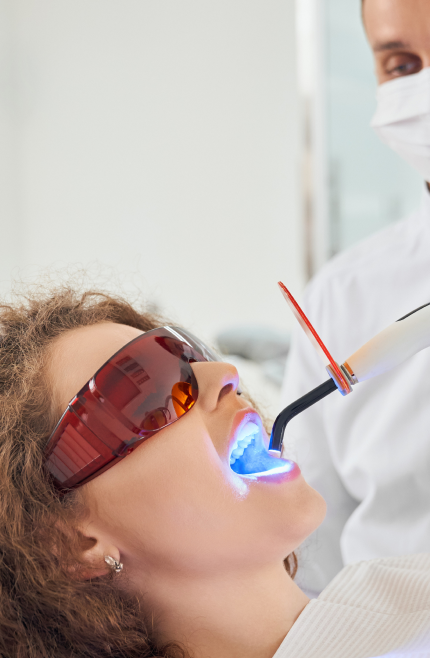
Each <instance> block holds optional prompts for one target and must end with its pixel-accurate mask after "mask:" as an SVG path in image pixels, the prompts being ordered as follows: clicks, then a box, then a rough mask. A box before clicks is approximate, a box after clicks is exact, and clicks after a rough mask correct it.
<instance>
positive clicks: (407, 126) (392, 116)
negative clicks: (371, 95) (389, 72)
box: [371, 68, 430, 182]
mask: <svg viewBox="0 0 430 658" xmlns="http://www.w3.org/2000/svg"><path fill="white" fill-rule="evenodd" d="M376 97H377V101H378V106H377V110H376V114H375V116H374V117H373V119H372V123H371V126H372V128H374V130H375V132H376V134H377V135H378V136H379V137H380V139H381V140H382V141H383V142H384V143H385V144H387V145H388V146H390V147H391V148H392V149H393V151H395V152H396V153H398V154H399V155H400V156H401V157H402V158H403V159H404V160H406V162H408V163H409V164H410V165H412V167H414V169H416V170H417V171H418V172H419V173H420V174H421V176H422V177H423V178H424V180H425V181H428V182H429V181H430V68H426V69H423V70H422V71H420V73H416V74H414V75H408V76H406V77H403V78H398V79H396V80H390V81H389V82H385V83H384V84H382V85H380V86H379V87H378V91H377V96H376Z"/></svg>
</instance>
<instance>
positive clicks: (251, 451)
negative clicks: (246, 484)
mask: <svg viewBox="0 0 430 658" xmlns="http://www.w3.org/2000/svg"><path fill="white" fill-rule="evenodd" d="M293 468H294V464H293V463H292V462H289V461H286V460H285V459H280V458H279V457H273V456H272V455H269V453H268V452H267V450H266V449H265V447H264V446H261V445H259V442H257V441H255V440H254V441H252V442H251V443H250V445H249V446H248V447H247V448H246V449H245V451H244V453H243V455H242V456H241V457H240V458H239V459H236V461H235V462H234V463H233V464H231V469H232V471H234V472H235V473H237V474H238V475H257V474H258V475H259V474H268V475H269V474H272V473H273V474H275V473H288V472H289V471H291V470H292V469H293Z"/></svg>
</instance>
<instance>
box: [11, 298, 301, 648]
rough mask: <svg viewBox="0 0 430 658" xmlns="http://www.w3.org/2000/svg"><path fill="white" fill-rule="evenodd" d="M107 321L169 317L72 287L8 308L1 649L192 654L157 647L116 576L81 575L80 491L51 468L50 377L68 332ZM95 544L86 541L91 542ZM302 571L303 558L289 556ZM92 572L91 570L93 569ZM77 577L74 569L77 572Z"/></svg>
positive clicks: (145, 323)
mask: <svg viewBox="0 0 430 658" xmlns="http://www.w3.org/2000/svg"><path fill="white" fill-rule="evenodd" d="M103 321H110V322H116V323H119V324H125V325H129V326H132V327H136V328H138V329H141V330H143V331H148V330H150V329H154V328H155V327H157V326H160V324H163V322H162V320H161V319H160V318H159V317H157V316H154V315H153V314H150V313H148V312H146V311H144V310H143V309H136V308H134V307H133V306H132V305H131V304H130V303H128V302H127V301H125V300H124V299H122V298H119V297H114V296H112V295H109V294H105V293H102V292H97V291H87V292H85V293H77V292H76V291H74V290H73V289H72V288H70V287H67V286H65V287H58V288H56V289H54V290H51V291H48V292H45V291H44V290H43V289H40V290H37V289H34V290H33V291H32V292H31V293H27V294H26V295H21V296H20V297H18V298H17V299H16V301H15V302H14V303H13V304H3V305H0V511H1V516H0V656H2V657H3V656H4V657H5V658H6V657H7V658H54V657H55V658H72V657H73V658H75V657H76V658H78V656H79V658H102V657H103V658H120V657H121V658H146V657H149V656H158V657H159V658H173V657H175V658H185V657H186V655H187V654H186V651H185V650H184V649H183V648H181V647H180V646H179V645H177V644H169V645H168V646H157V643H156V641H155V640H154V638H153V633H152V626H151V624H147V623H146V621H145V611H144V610H142V609H141V607H140V603H139V601H138V600H137V599H136V598H133V597H130V596H129V595H127V594H125V593H124V592H122V591H121V590H120V589H119V588H117V587H116V584H115V580H114V579H113V577H112V576H106V577H102V578H92V579H91V578H90V579H88V577H87V578H86V579H85V578H83V577H79V575H80V574H81V575H82V570H83V567H84V565H83V563H82V551H83V548H84V541H85V540H84V538H83V537H82V536H81V535H80V534H79V532H78V531H75V530H74V528H75V527H76V523H77V521H78V519H79V518H80V517H81V515H82V514H84V513H85V512H84V510H83V509H82V506H81V504H80V496H79V493H76V492H71V493H68V494H66V495H65V496H63V497H62V498H60V497H59V496H58V494H57V493H56V492H55V489H54V488H53V486H52V484H51V481H50V480H49V477H48V475H47V473H46V471H45V468H44V466H43V447H44V445H45V443H46V440H47V437H48V436H49V434H50V433H51V431H52V429H53V427H54V425H55V423H56V421H57V420H58V418H55V417H54V416H55V414H54V412H53V410H52V409H51V407H52V405H51V393H50V390H49V386H48V381H47V378H46V376H45V370H46V364H47V360H48V357H49V352H50V347H51V345H52V342H53V340H54V339H55V338H57V337H58V336H60V335H61V334H62V333H64V332H66V331H68V330H70V329H73V328H76V327H81V326H87V325H92V324H96V323H99V322H103ZM87 541H88V540H87ZM285 564H286V569H287V571H288V572H289V573H290V575H292V576H293V577H294V575H295V572H296V570H297V560H296V557H295V555H294V554H292V556H289V558H287V560H286V562H285ZM86 568H87V569H88V567H86ZM72 574H73V576H72Z"/></svg>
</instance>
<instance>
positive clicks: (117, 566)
mask: <svg viewBox="0 0 430 658" xmlns="http://www.w3.org/2000/svg"><path fill="white" fill-rule="evenodd" d="M105 562H106V564H108V565H109V566H110V567H111V569H112V571H115V573H121V571H122V570H123V568H124V565H123V564H122V562H117V560H114V559H113V557H111V556H110V555H105Z"/></svg>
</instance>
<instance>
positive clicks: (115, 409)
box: [45, 327, 219, 489]
mask: <svg viewBox="0 0 430 658" xmlns="http://www.w3.org/2000/svg"><path fill="white" fill-rule="evenodd" d="M196 361H219V357H218V356H217V355H216V354H215V353H214V352H213V351H212V350H211V349H210V348H208V347H206V346H205V345H204V344H203V343H202V342H201V341H199V340H198V338H196V337H195V336H193V335H192V334H190V333H189V332H187V331H184V330H183V329H179V328H178V327H161V328H159V329H153V330H152V331H148V332H147V333H146V334H143V335H142V336H139V337H138V338H136V339H135V340H133V341H131V342H130V343H128V344H127V345H126V346H125V347H123V348H122V349H120V350H119V352H117V353H116V354H114V356H112V357H111V358H110V359H109V360H108V361H107V362H106V363H105V364H104V365H103V366H102V367H101V368H100V369H99V370H98V371H97V372H96V374H95V375H94V376H93V377H92V378H91V379H90V381H89V382H88V383H87V384H85V386H84V387H83V388H82V389H81V390H80V391H79V393H78V394H77V395H76V396H75V397H74V398H73V400H71V402H70V403H69V405H68V407H67V410H66V411H65V413H64V414H63V416H62V417H61V419H60V421H59V422H58V424H57V426H56V427H55V429H54V431H53V433H52V434H51V436H50V438H49V441H48V443H47V446H46V449H45V455H46V464H47V467H48V470H49V471H50V473H51V475H52V477H53V480H54V483H55V484H56V486H57V487H59V488H61V489H70V488H73V487H77V486H78V485H81V484H84V483H85V482H88V481H89V480H91V479H92V478H94V477H95V476H96V475H99V474H100V473H102V472H103V471H105V470H106V469H108V468H110V467H111V466H113V465H114V464H115V463H116V462H117V461H119V460H120V459H122V458H124V457H125V456H126V455H127V454H129V453H130V452H131V451H132V450H133V449H134V448H135V447H136V446H138V445H139V444H140V443H142V442H143V441H146V439H149V438H150V437H152V436H154V435H155V434H156V433H157V432H159V431H160V430H161V429H163V428H164V427H167V426H168V425H171V423H174V422H175V420H178V419H179V418H181V416H183V415H184V414H186V413H187V411H189V410H190V409H191V408H192V407H193V406H194V404H195V403H196V401H197V397H198V386H197V380H196V378H195V376H194V373H193V370H192V368H191V364H192V363H194V362H196Z"/></svg>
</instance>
